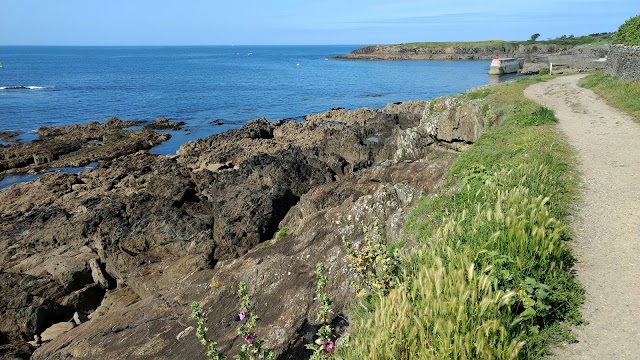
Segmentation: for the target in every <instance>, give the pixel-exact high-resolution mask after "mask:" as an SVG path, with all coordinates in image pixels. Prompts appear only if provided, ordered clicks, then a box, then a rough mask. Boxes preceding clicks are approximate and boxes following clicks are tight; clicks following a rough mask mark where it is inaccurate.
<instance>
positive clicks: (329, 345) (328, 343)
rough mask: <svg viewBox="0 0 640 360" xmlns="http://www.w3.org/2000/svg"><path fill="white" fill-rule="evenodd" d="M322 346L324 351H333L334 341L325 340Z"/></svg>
mask: <svg viewBox="0 0 640 360" xmlns="http://www.w3.org/2000/svg"><path fill="white" fill-rule="evenodd" d="M322 348H323V349H324V351H331V349H333V341H331V340H325V342H324V344H322Z"/></svg>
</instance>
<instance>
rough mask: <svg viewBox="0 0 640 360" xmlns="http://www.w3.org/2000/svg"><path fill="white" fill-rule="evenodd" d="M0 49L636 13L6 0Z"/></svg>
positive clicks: (487, 35)
mask: <svg viewBox="0 0 640 360" xmlns="http://www.w3.org/2000/svg"><path fill="white" fill-rule="evenodd" d="M0 10H2V11H1V12H0V45H4V46H7V45H24V46H216V45H220V46H225V45H248V46H257V45H364V44H391V43H407V42H415V41H480V40H497V39H499V40H526V39H528V38H529V37H530V36H531V35H532V34H534V33H540V34H541V36H540V40H545V39H550V38H556V37H560V36H562V35H576V36H580V35H588V34H591V33H600V32H613V31H616V30H617V28H618V27H619V26H620V25H621V24H622V23H623V22H624V21H626V20H627V19H628V18H630V17H632V16H635V15H638V14H639V13H640V3H633V2H630V1H628V0H610V1H603V0H558V1H551V0H540V1H538V2H535V3H519V2H513V3H510V4H509V6H508V7H507V6H504V7H497V6H487V5H483V4H482V3H480V2H478V1H462V0H451V1H448V2H446V3H436V4H433V3H432V2H429V1H424V0H423V1H417V0H399V1H396V2H393V3H389V2H388V1H387V2H385V1H383V0H369V1H363V0H355V1H351V2H349V3H347V2H344V1H338V0H325V1H323V2H321V3H320V2H311V1H303V0H284V1H278V2H272V3H265V2H259V1H256V0H247V1H238V2H234V3H213V2H211V1H206V0H184V1H180V2H177V1H171V0H157V1H153V2H151V1H125V0H114V1H111V2H109V3H97V2H77V1H73V0H59V1H56V2H42V1H38V0H20V1H17V0H9V1H7V2H5V3H4V4H3V5H2V6H0Z"/></svg>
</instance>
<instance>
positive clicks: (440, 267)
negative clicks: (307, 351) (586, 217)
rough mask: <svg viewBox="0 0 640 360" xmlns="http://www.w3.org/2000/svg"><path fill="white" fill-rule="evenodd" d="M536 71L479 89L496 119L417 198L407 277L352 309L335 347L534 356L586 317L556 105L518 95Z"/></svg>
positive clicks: (413, 355)
mask: <svg viewBox="0 0 640 360" xmlns="http://www.w3.org/2000/svg"><path fill="white" fill-rule="evenodd" d="M542 79H543V78H541V77H537V78H532V79H527V80H524V81H518V82H515V83H510V84H505V85H500V86H495V87H492V88H490V90H489V93H488V94H482V96H479V97H478V98H484V99H485V101H486V102H487V104H488V106H489V107H490V108H491V111H490V112H491V113H493V114H499V120H500V123H501V124H500V125H499V126H498V127H496V128H495V129H493V130H491V131H489V132H487V133H485V134H484V135H482V136H481V137H480V139H479V140H478V141H477V142H476V144H474V145H473V146H472V147H471V148H470V149H469V150H467V151H466V152H464V153H463V154H461V155H460V156H459V157H458V159H457V160H456V162H455V163H454V165H453V166H452V167H451V168H450V169H449V171H448V173H447V175H446V178H445V183H444V186H443V187H442V188H441V189H440V191H439V193H438V194H435V195H431V196H427V197H424V198H423V199H421V200H420V201H419V203H418V204H417V206H416V207H415V208H414V210H413V211H412V213H411V215H410V218H409V220H408V222H407V224H406V228H405V235H406V236H407V237H408V238H413V239H415V240H416V241H417V243H418V247H417V249H416V250H415V251H414V252H413V253H412V254H411V255H410V256H409V258H408V259H407V260H406V262H405V265H404V269H405V272H406V274H405V276H404V279H406V280H405V282H404V283H402V284H401V285H400V286H399V287H397V288H396V289H394V290H392V291H391V292H390V293H389V295H388V296H386V297H380V298H378V299H377V301H376V302H375V306H374V310H373V311H372V312H370V313H363V312H360V313H358V315H356V316H355V318H354V319H353V326H352V330H351V341H350V344H349V346H348V347H346V348H345V349H344V350H343V351H342V353H341V356H344V357H345V358H353V359H355V358H360V357H361V356H362V354H368V357H369V358H376V359H514V358H521V359H535V358H540V357H541V356H543V355H544V354H545V353H546V351H547V349H548V347H549V346H550V345H552V344H554V343H556V342H559V341H570V340H571V339H572V337H571V334H570V333H569V330H568V327H567V325H566V324H570V323H580V322H581V321H582V319H581V316H580V313H579V311H578V306H579V304H580V303H581V302H582V300H583V290H582V288H581V286H580V285H579V284H578V283H577V282H576V281H575V278H574V276H573V275H572V274H571V273H570V268H571V266H572V264H573V258H572V256H571V254H570V251H569V249H568V247H567V244H566V241H567V240H568V239H569V238H570V236H571V234H570V231H568V230H567V227H566V221H567V217H568V215H569V213H570V211H571V209H572V207H573V204H574V203H575V200H576V196H577V187H578V184H577V181H578V180H577V174H576V169H575V166H574V164H575V160H574V157H573V153H572V151H571V149H570V147H569V146H568V145H567V144H566V142H565V141H564V140H563V138H562V137H561V136H560V135H559V133H558V131H557V129H556V128H555V127H554V125H553V123H554V122H555V117H554V116H553V113H552V112H551V111H550V110H548V109H546V108H543V107H541V106H539V105H537V104H535V103H533V102H531V101H529V100H527V99H526V98H524V96H523V94H522V91H523V90H524V88H525V87H526V86H528V85H529V84H531V83H533V82H536V81H541V80H542ZM472 97H474V98H475V97H476V95H473V96H472Z"/></svg>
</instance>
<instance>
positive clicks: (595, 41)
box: [402, 33, 615, 49]
mask: <svg viewBox="0 0 640 360" xmlns="http://www.w3.org/2000/svg"><path fill="white" fill-rule="evenodd" d="M614 36H615V33H597V34H590V35H584V36H573V35H569V36H562V37H559V38H556V39H548V40H536V41H531V40H526V41H505V40H486V41H448V42H411V43H403V44H402V45H404V46H407V47H417V48H421V47H424V48H436V47H461V48H481V49H489V48H502V47H507V48H514V49H515V48H518V47H519V46H521V45H525V46H531V45H558V46H578V45H588V44H591V45H605V44H611V42H612V41H613V38H614Z"/></svg>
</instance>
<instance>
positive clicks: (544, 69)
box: [538, 68, 551, 75]
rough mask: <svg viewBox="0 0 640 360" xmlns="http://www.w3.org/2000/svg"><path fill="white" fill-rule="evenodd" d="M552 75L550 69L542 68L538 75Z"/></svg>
mask: <svg viewBox="0 0 640 360" xmlns="http://www.w3.org/2000/svg"><path fill="white" fill-rule="evenodd" d="M550 73H551V70H549V68H542V69H540V72H539V73H538V74H540V75H549V74H550Z"/></svg>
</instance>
